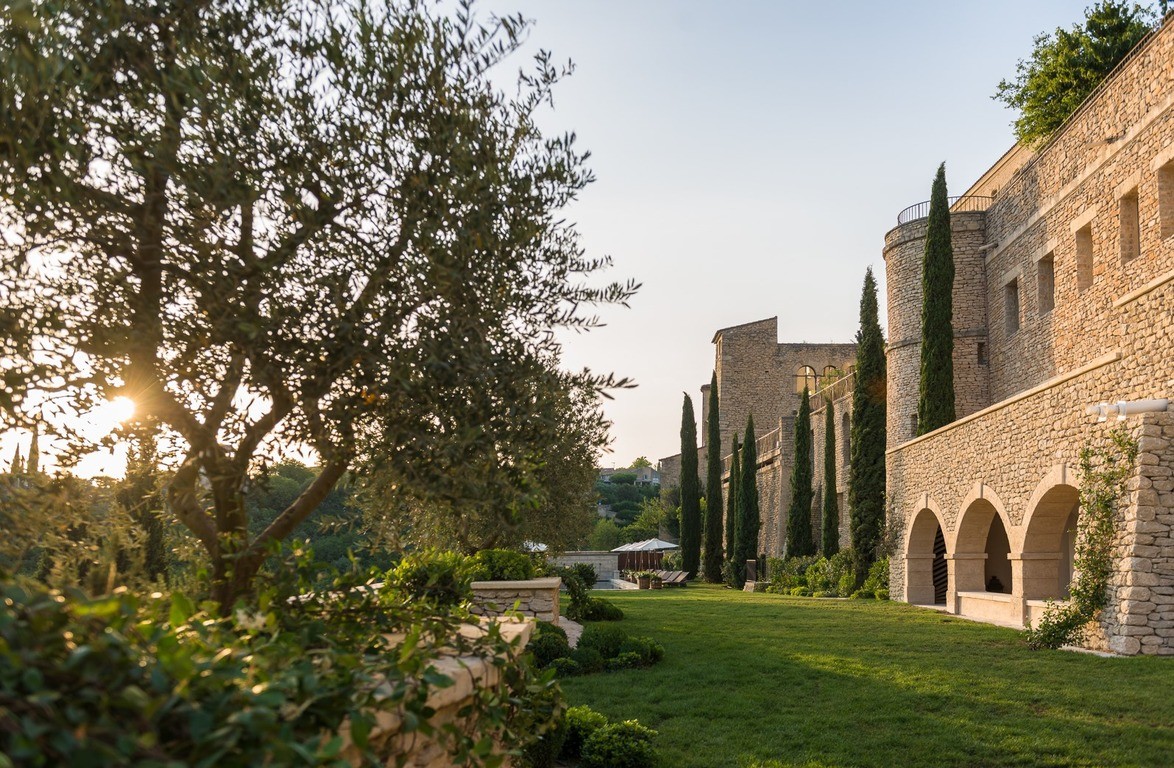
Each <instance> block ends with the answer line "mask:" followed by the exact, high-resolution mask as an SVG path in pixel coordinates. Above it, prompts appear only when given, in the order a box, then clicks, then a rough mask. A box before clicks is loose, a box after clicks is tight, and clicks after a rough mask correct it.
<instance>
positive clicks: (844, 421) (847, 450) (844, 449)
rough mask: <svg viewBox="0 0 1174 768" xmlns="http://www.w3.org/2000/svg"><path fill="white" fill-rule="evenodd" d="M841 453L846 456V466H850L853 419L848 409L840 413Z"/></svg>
mask: <svg viewBox="0 0 1174 768" xmlns="http://www.w3.org/2000/svg"><path fill="white" fill-rule="evenodd" d="M840 453H841V454H843V457H844V459H843V460H844V466H845V467H846V466H848V465H849V464H850V463H851V462H852V420H851V419H850V418H849V417H848V412H847V411H844V413H843V414H841V415H840Z"/></svg>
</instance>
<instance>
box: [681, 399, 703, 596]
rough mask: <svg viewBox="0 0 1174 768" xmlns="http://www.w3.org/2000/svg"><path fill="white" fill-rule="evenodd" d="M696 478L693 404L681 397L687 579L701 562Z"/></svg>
mask: <svg viewBox="0 0 1174 768" xmlns="http://www.w3.org/2000/svg"><path fill="white" fill-rule="evenodd" d="M699 482H700V481H699V479H698V477H697V422H696V421H694V419H693V400H692V399H691V398H690V397H689V395H688V394H687V393H686V394H685V401H684V403H683V404H682V405H681V567H682V569H684V570H685V571H688V573H689V578H691V579H692V578H694V577H695V576H696V575H697V568H698V566H699V565H700V562H701V489H700V488H699V487H698V484H699Z"/></svg>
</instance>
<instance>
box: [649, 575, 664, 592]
mask: <svg viewBox="0 0 1174 768" xmlns="http://www.w3.org/2000/svg"><path fill="white" fill-rule="evenodd" d="M651 586H652V589H664V579H662V578H660V577H659V576H657V575H655V574H653V576H652V585H651Z"/></svg>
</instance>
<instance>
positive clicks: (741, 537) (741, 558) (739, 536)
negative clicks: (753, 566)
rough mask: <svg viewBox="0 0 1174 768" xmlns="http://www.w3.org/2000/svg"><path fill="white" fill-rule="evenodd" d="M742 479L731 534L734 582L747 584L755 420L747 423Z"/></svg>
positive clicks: (753, 534)
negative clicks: (735, 528) (736, 515)
mask: <svg viewBox="0 0 1174 768" xmlns="http://www.w3.org/2000/svg"><path fill="white" fill-rule="evenodd" d="M741 469H742V476H741V477H740V478H739V480H738V525H737V530H736V531H735V533H734V557H733V558H732V560H733V563H734V574H735V580H736V582H737V585H738V586H742V585H743V584H745V582H746V561H747V560H754V559H757V557H758V528H759V526H760V521H759V518H758V446H757V444H756V442H755V439H754V417H753V416H750V417H749V418H747V420H746V438H745V442H743V443H742V462H741Z"/></svg>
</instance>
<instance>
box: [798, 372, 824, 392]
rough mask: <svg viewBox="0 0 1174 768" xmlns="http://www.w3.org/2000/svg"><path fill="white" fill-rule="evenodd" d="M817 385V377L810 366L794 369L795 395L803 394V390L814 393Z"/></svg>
mask: <svg viewBox="0 0 1174 768" xmlns="http://www.w3.org/2000/svg"><path fill="white" fill-rule="evenodd" d="M818 385H819V375H818V374H817V373H816V372H815V369H814V368H812V367H811V366H810V365H801V366H799V367H798V368H797V369H795V394H797V395H801V394H803V389H804V388H807V390H808V391H809V392H814V391H815V390H816V387H817V386H818Z"/></svg>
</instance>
